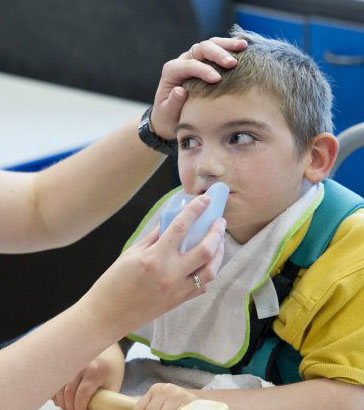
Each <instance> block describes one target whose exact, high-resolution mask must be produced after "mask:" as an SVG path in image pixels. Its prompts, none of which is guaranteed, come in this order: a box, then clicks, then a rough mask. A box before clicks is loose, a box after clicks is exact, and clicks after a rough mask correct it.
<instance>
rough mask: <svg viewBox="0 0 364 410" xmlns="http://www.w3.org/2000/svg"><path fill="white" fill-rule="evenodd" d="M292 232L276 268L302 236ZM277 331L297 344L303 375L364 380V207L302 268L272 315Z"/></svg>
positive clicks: (351, 216) (307, 224) (301, 231)
mask: <svg viewBox="0 0 364 410" xmlns="http://www.w3.org/2000/svg"><path fill="white" fill-rule="evenodd" d="M309 224H310V221H307V223H306V224H305V225H304V226H303V227H302V228H301V229H300V230H299V231H298V232H297V233H296V235H295V236H294V237H293V238H292V240H291V241H290V243H289V244H288V246H287V248H286V249H285V251H284V253H283V254H282V256H281V258H280V260H279V261H278V263H277V267H276V269H275V274H277V273H279V272H280V269H281V267H282V265H283V264H284V262H285V261H286V260H287V259H288V257H289V256H290V255H291V254H292V253H293V252H294V250H295V249H296V248H297V246H298V245H299V243H300V242H301V240H302V238H303V237H304V235H305V233H306V231H307V229H308V226H309ZM273 329H274V331H275V332H276V333H277V335H278V336H279V337H280V338H281V339H283V340H285V341H286V342H287V343H289V344H291V345H292V346H293V347H294V348H295V349H296V350H299V351H300V353H301V355H302V357H303V360H302V362H301V365H300V369H299V370H300V373H301V375H302V377H303V378H304V379H305V380H307V379H312V378H317V377H324V378H329V379H337V380H341V381H344V382H348V383H353V384H359V385H364V210H363V209H360V210H358V211H356V212H355V213H354V214H352V215H350V216H349V217H347V218H346V219H345V220H344V221H343V222H342V223H341V225H340V226H339V229H338V230H337V231H336V233H335V236H334V237H333V238H332V240H331V242H330V244H329V247H328V248H327V250H326V251H325V253H324V254H323V255H322V256H321V257H320V258H319V259H318V260H317V261H316V262H315V263H314V264H313V265H312V266H311V267H310V268H309V269H302V270H301V271H300V273H299V276H298V278H297V279H296V281H295V283H294V286H293V289H292V291H291V293H290V294H289V296H288V297H287V298H286V299H285V301H284V302H283V303H282V305H281V308H280V314H279V316H278V318H277V319H276V320H275V321H274V325H273Z"/></svg>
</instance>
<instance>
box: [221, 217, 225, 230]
mask: <svg viewBox="0 0 364 410" xmlns="http://www.w3.org/2000/svg"><path fill="white" fill-rule="evenodd" d="M220 226H221V228H222V229H223V230H225V228H226V220H225V219H224V218H220Z"/></svg>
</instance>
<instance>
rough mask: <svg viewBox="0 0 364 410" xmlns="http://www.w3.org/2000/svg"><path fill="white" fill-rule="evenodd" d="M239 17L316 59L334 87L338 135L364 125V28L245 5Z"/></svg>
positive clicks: (244, 24) (238, 10)
mask: <svg viewBox="0 0 364 410" xmlns="http://www.w3.org/2000/svg"><path fill="white" fill-rule="evenodd" d="M235 16H236V17H235V19H236V22H237V23H238V24H239V25H241V26H242V27H243V28H244V29H246V30H253V31H255V32H257V33H260V34H263V35H265V36H268V37H273V38H277V37H278V38H285V39H286V40H288V41H290V42H291V43H292V44H295V45H298V46H299V47H301V48H302V49H303V50H305V51H306V52H307V53H308V54H310V55H311V56H312V57H313V58H314V59H315V61H316V62H317V63H318V64H319V66H320V68H321V69H322V71H323V72H324V73H325V74H326V75H327V77H328V79H329V81H330V83H331V85H332V90H333V93H334V98H335V101H334V110H333V113H334V124H335V131H336V133H339V132H341V131H343V130H344V129H346V128H348V127H349V126H351V125H354V124H357V123H359V122H363V121H364V104H363V101H362V98H361V96H362V92H363V90H364V29H363V28H360V27H359V26H355V25H349V24H347V23H345V24H344V23H343V24H339V23H335V24H334V23H330V22H326V21H325V20H324V19H314V18H311V17H309V16H303V15H302V16H301V15H295V14H290V13H284V12H276V11H273V10H269V9H265V8H259V7H249V6H243V5H242V6H238V7H237V8H236V14H235Z"/></svg>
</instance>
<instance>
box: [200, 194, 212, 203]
mask: <svg viewBox="0 0 364 410" xmlns="http://www.w3.org/2000/svg"><path fill="white" fill-rule="evenodd" d="M199 200H200V201H201V203H202V204H203V205H207V204H208V203H209V202H210V198H209V196H208V195H201V196H200V198H199Z"/></svg>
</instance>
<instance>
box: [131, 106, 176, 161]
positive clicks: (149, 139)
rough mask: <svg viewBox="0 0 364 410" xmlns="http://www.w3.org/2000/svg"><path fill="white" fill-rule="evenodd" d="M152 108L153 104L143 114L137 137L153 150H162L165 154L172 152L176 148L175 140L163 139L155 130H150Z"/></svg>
mask: <svg viewBox="0 0 364 410" xmlns="http://www.w3.org/2000/svg"><path fill="white" fill-rule="evenodd" d="M152 110H153V105H151V106H150V107H149V108H148V109H147V111H145V113H144V114H143V117H142V119H141V121H140V124H139V127H138V132H139V137H140V139H141V140H142V141H143V142H144V144H146V145H148V147H150V148H153V149H154V150H155V151H159V152H162V153H163V154H166V155H169V154H172V153H173V152H175V151H176V150H177V141H176V140H165V139H163V138H161V137H160V136H159V135H157V134H156V133H155V132H153V131H151V129H150V127H149V122H150V116H151V113H152Z"/></svg>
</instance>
